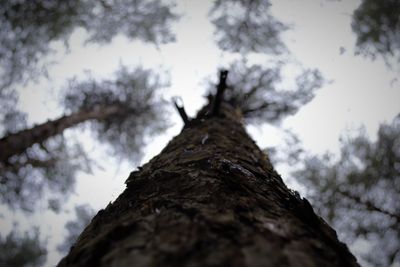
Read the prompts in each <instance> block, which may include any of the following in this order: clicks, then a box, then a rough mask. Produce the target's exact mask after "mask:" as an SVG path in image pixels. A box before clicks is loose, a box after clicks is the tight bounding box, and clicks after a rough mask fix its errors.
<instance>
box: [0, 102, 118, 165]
mask: <svg viewBox="0 0 400 267" xmlns="http://www.w3.org/2000/svg"><path fill="white" fill-rule="evenodd" d="M119 111H120V108H119V107H118V106H108V107H95V108H93V109H91V110H82V111H80V112H76V113H73V114H71V115H67V116H62V117H61V118H59V119H56V120H52V121H47V122H45V123H42V124H39V125H36V126H34V127H32V128H30V129H26V130H22V131H19V132H17V133H14V134H9V135H7V136H5V137H3V138H1V139H0V162H3V163H4V164H5V165H6V163H7V161H8V159H9V158H11V157H12V156H14V155H19V154H21V153H23V152H24V151H26V150H27V149H28V148H29V147H31V146H32V145H33V144H36V143H38V144H41V143H43V142H44V141H46V140H47V139H48V138H50V137H52V136H55V135H58V134H60V133H62V132H63V131H64V130H65V129H67V128H70V127H73V126H75V125H77V124H79V123H81V122H84V121H87V120H95V119H97V120H101V119H104V118H107V117H109V116H110V115H113V114H116V113H117V112H119Z"/></svg>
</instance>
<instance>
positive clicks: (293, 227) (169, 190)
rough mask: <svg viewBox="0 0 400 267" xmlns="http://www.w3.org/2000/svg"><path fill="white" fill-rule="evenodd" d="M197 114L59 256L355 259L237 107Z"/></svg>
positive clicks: (192, 261) (90, 259)
mask: <svg viewBox="0 0 400 267" xmlns="http://www.w3.org/2000/svg"><path fill="white" fill-rule="evenodd" d="M227 110H228V111H227ZM199 114H200V115H199V116H198V118H197V119H195V120H193V121H191V122H190V123H189V124H188V125H187V126H186V127H185V128H184V129H183V130H182V132H181V133H180V134H179V135H178V136H176V137H175V138H174V139H173V140H172V141H171V142H170V143H169V144H168V145H167V147H165V148H164V150H163V151H162V152H161V153H160V154H159V155H158V156H156V157H155V158H153V159H152V160H151V161H150V162H149V163H147V164H145V165H144V166H143V167H141V168H139V170H138V171H134V172H132V173H131V174H130V176H129V178H128V180H127V188H126V190H125V191H124V192H123V193H122V194H121V195H120V196H119V197H118V199H117V200H116V201H114V202H113V203H112V204H111V203H110V204H109V205H108V206H107V207H106V208H105V209H104V210H101V211H100V212H99V213H98V214H97V215H96V216H95V217H94V218H93V220H92V222H91V223H90V225H89V226H88V227H87V228H86V229H85V230H84V232H83V233H82V234H81V235H80V237H79V238H78V241H77V243H76V244H75V246H74V247H72V248H71V251H70V253H69V254H68V255H67V256H66V257H65V258H64V259H63V260H62V261H61V262H60V263H59V266H358V264H357V262H356V259H355V258H354V256H353V255H352V254H350V252H349V250H348V249H347V247H346V245H344V244H343V243H340V242H339V241H338V239H337V236H336V233H335V231H334V230H333V229H332V228H330V227H329V226H328V225H327V224H326V223H325V222H324V221H323V220H322V219H321V218H319V217H318V216H317V215H315V213H314V211H313V209H312V207H311V206H310V204H309V203H308V201H307V200H305V199H303V198H300V196H299V195H298V193H296V192H293V191H291V190H289V189H288V188H287V187H286V186H285V184H284V183H283V181H282V179H281V177H280V176H279V175H278V174H277V173H276V172H275V171H274V169H273V167H272V166H271V164H270V163H269V161H268V159H267V157H266V156H265V155H264V154H263V153H262V151H261V150H260V149H259V148H258V147H257V145H256V144H255V143H254V141H253V140H252V139H251V138H250V137H249V136H248V134H247V133H246V132H245V130H244V127H243V125H242V124H241V123H240V122H239V121H238V117H237V116H236V114H235V113H234V112H232V110H230V111H229V109H227V108H226V107H223V112H222V114H221V116H219V117H207V116H205V115H204V113H199ZM202 114H203V115H202Z"/></svg>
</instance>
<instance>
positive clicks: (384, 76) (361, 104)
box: [0, 0, 400, 266]
mask: <svg viewBox="0 0 400 267" xmlns="http://www.w3.org/2000/svg"><path fill="white" fill-rule="evenodd" d="M177 2H178V4H179V5H178V9H179V12H180V13H182V14H183V15H184V16H183V17H182V18H181V20H180V21H179V22H178V24H177V25H176V26H175V28H174V29H175V32H176V34H177V42H176V43H172V44H167V45H162V46H159V47H155V46H154V45H149V44H143V43H142V42H139V41H134V42H128V41H127V39H126V38H124V37H117V38H116V39H115V40H114V41H113V42H112V43H111V44H109V45H106V46H99V45H90V46H89V45H83V41H84V39H85V32H83V31H76V32H75V33H74V34H73V35H72V38H71V43H70V52H69V53H67V54H65V53H64V52H63V51H64V49H63V46H62V44H57V45H56V46H55V47H56V48H57V49H58V50H59V51H60V52H59V53H58V54H57V55H56V56H55V60H56V61H57V64H55V65H54V66H53V67H52V68H50V72H49V76H50V78H51V79H50V81H49V80H44V81H43V82H41V83H39V84H37V85H32V84H30V85H29V86H28V87H29V88H28V90H27V89H25V90H21V101H20V106H21V108H22V109H24V110H26V111H27V112H28V114H29V120H30V122H32V123H40V122H43V121H45V120H47V119H49V118H56V117H57V116H60V115H61V112H62V110H61V109H60V108H59V107H58V104H57V97H58V92H59V90H60V89H61V88H62V87H63V84H64V82H65V80H66V79H67V78H70V77H72V76H75V75H78V76H80V77H83V74H84V71H86V70H90V71H91V72H92V73H93V75H94V76H95V77H103V78H106V77H110V75H112V73H113V72H114V71H115V70H116V69H117V67H118V66H119V65H120V64H121V63H122V64H124V65H127V66H137V65H138V64H141V65H143V66H145V67H148V68H152V69H154V71H156V72H157V71H159V70H165V71H168V72H169V74H170V82H171V86H170V87H169V88H165V90H164V91H163V92H164V94H163V96H164V98H165V99H166V100H170V97H172V96H180V97H182V99H183V101H184V104H185V108H186V110H187V112H188V113H189V115H195V113H196V110H198V109H199V108H200V107H201V106H202V104H203V103H204V99H203V97H202V96H203V95H204V93H205V90H206V86H205V85H206V83H205V82H204V78H206V77H210V76H211V77H215V78H217V74H218V68H220V67H224V66H227V65H228V63H229V62H230V61H231V60H232V59H234V58H238V55H230V54H228V53H225V52H221V50H219V49H218V48H217V46H216V44H215V43H214V42H213V26H212V24H211V23H210V22H209V19H208V17H207V13H208V10H209V4H208V1H200V0H185V1H183V0H182V1H179V0H178V1H177ZM272 3H273V6H272V10H273V14H275V15H276V17H278V18H279V19H281V20H282V21H283V22H285V23H288V24H290V25H291V27H292V28H291V30H289V31H287V32H286V33H284V41H285V43H286V45H287V46H288V48H289V50H290V52H291V53H292V55H293V58H296V60H297V61H296V63H295V64H302V65H304V67H309V68H318V69H319V70H320V71H321V72H322V74H323V75H324V77H325V78H326V79H327V80H328V81H329V82H328V83H327V84H326V85H325V86H324V87H323V88H321V89H320V90H319V91H318V92H317V94H316V97H315V98H314V100H313V101H312V102H310V103H309V104H307V105H306V106H304V107H303V108H302V109H301V110H300V111H299V112H298V113H297V114H296V115H295V116H292V117H289V118H287V119H286V120H285V121H284V122H283V124H282V127H283V128H288V129H292V130H293V131H294V132H295V133H296V134H298V135H299V137H300V139H301V140H302V142H303V144H304V147H306V148H307V149H309V150H310V151H311V152H313V153H323V152H325V151H326V150H330V151H333V152H337V151H338V148H339V137H340V134H342V133H344V131H346V130H354V129H357V128H358V127H360V126H361V125H365V127H366V130H367V133H368V134H369V135H370V136H371V138H375V134H376V131H377V129H378V126H379V124H380V123H382V122H385V121H386V122H390V121H391V120H392V119H393V118H394V116H395V115H397V114H398V113H399V111H400V81H399V80H398V79H397V78H396V77H397V76H398V75H399V72H400V68H399V66H398V65H397V66H394V69H392V70H389V69H388V67H387V66H386V65H385V63H384V62H383V61H382V60H376V61H371V60H369V59H365V58H363V57H360V56H354V51H355V36H354V34H353V33H352V31H351V26H350V23H351V14H352V11H353V10H354V8H356V7H357V6H358V5H359V3H360V1H350V0H346V1H326V0H325V1H318V0H313V1H312V0H309V1H307V0H302V1H298V0H277V1H272ZM254 60H255V61H259V62H263V61H264V60H266V59H265V58H264V57H263V56H255V57H254ZM289 76H290V73H289ZM171 107H172V105H171ZM170 120H171V125H172V126H171V127H170V128H169V129H168V130H167V131H166V132H165V134H163V135H162V136H156V137H154V138H152V139H149V142H150V143H149V146H148V147H147V148H146V150H145V156H144V159H143V160H142V163H144V162H147V161H148V160H149V159H151V158H152V157H153V156H154V155H156V154H157V153H159V152H160V151H161V150H162V148H163V147H164V146H165V144H166V143H167V142H168V141H169V140H170V139H171V138H172V136H174V135H176V134H178V133H179V131H180V129H181V127H182V123H181V121H180V118H179V116H178V115H177V114H176V112H175V111H174V110H173V109H172V108H171V113H170ZM249 131H250V133H251V134H252V136H253V138H254V139H255V140H256V141H257V143H258V144H259V146H260V147H261V148H264V147H267V146H273V145H274V144H276V143H279V142H281V139H282V132H281V131H279V130H276V129H274V128H272V127H270V126H267V125H262V126H261V125H257V127H254V126H253V127H250V128H249ZM67 134H70V135H73V134H74V133H73V132H72V131H69V132H68V133H67ZM84 136H85V137H82V136H80V139H81V140H82V139H83V138H86V139H84V140H87V149H88V152H89V153H91V154H90V156H96V157H97V158H98V159H99V161H98V165H99V167H95V168H94V172H93V174H84V173H82V174H80V175H79V176H78V177H77V187H76V193H75V194H74V195H73V196H72V197H71V198H70V201H69V203H68V204H67V205H66V207H67V208H66V210H67V211H69V213H67V215H65V214H64V215H61V216H60V215H55V214H53V213H52V212H42V213H39V214H35V215H32V216H31V217H30V218H29V223H28V222H27V223H26V225H29V226H31V225H32V224H34V225H40V227H41V230H42V236H43V238H46V239H47V240H48V244H49V249H50V251H49V253H50V254H49V255H48V265H49V266H52V265H54V264H55V263H56V262H58V261H59V259H60V255H59V254H58V253H57V252H56V251H55V244H57V243H59V242H62V241H63V238H64V234H65V231H64V228H63V227H64V223H65V221H66V220H67V219H68V218H70V216H71V215H73V207H74V205H76V204H82V203H89V204H90V205H91V206H92V207H93V208H94V209H96V210H98V209H100V208H104V207H105V206H106V205H107V204H108V202H110V201H113V200H114V199H115V198H116V197H117V196H118V195H119V194H120V193H121V192H122V190H123V189H124V181H125V179H126V178H127V177H128V175H129V172H130V171H132V170H133V169H134V167H135V166H132V165H131V164H128V163H126V162H123V163H118V162H115V161H114V160H113V159H110V158H109V157H108V156H107V153H105V151H104V148H103V147H101V145H99V144H98V143H96V142H91V141H90V134H88V133H85V134H84ZM42 206H43V210H45V209H46V207H47V203H42ZM0 220H1V221H0V223H1V225H2V226H3V227H2V230H3V231H6V230H7V229H10V227H11V225H12V222H13V221H15V220H17V221H22V220H23V217H21V215H19V214H13V215H12V216H11V217H7V218H0ZM21 224H22V225H24V224H25V223H21ZM5 226H7V227H5Z"/></svg>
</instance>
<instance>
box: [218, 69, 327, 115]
mask: <svg viewBox="0 0 400 267" xmlns="http://www.w3.org/2000/svg"><path fill="white" fill-rule="evenodd" d="M283 65H284V64H283V63H277V64H275V65H274V66H270V67H267V66H263V65H257V64H254V65H249V64H247V62H245V61H235V62H233V63H232V64H231V65H230V67H228V70H229V74H228V80H227V90H226V91H225V95H224V99H225V100H226V101H228V102H229V103H230V104H232V105H233V106H235V107H238V108H239V109H240V110H241V112H242V114H243V116H244V118H245V120H246V121H247V122H249V123H262V122H268V123H279V122H280V121H281V120H282V119H283V118H284V117H286V116H288V115H292V114H294V113H296V112H297V111H298V109H299V108H301V107H302V106H303V105H304V104H306V103H308V102H309V101H311V100H312V99H313V97H314V91H315V90H316V89H318V88H320V87H322V85H323V84H324V79H323V77H322V75H321V73H320V72H319V71H318V70H309V69H308V70H304V71H303V72H302V73H301V74H300V75H298V76H297V77H296V78H295V84H294V88H288V89H282V90H281V89H278V87H279V86H278V84H279V83H280V82H282V75H283Z"/></svg>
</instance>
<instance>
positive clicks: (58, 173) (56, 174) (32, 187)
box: [0, 135, 90, 212]
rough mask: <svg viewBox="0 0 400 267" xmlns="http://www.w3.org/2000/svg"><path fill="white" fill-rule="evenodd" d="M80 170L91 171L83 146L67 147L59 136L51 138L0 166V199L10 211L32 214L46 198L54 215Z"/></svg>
mask: <svg viewBox="0 0 400 267" xmlns="http://www.w3.org/2000/svg"><path fill="white" fill-rule="evenodd" d="M79 170H85V171H87V172H88V171H90V162H89V160H88V159H87V158H86V155H85V152H84V151H83V149H82V147H81V146H80V145H78V144H72V142H70V143H69V145H67V142H66V140H65V138H64V137H63V136H62V135H60V136H56V137H53V138H51V139H49V140H47V141H46V142H44V143H43V144H41V145H39V144H35V145H34V146H32V147H31V148H29V149H28V150H27V151H26V152H25V153H22V154H20V155H17V156H14V157H12V158H11V159H10V160H9V163H7V164H1V163H0V200H1V202H2V203H4V204H6V205H8V206H9V207H11V208H13V209H15V208H20V209H22V210H24V211H33V210H34V209H35V208H36V207H37V204H38V203H37V202H38V201H39V200H43V199H48V201H49V208H51V209H52V210H54V211H55V212H57V211H59V202H65V199H64V198H65V197H66V196H68V195H69V194H70V193H71V192H73V190H74V185H75V175H76V173H77V171H79ZM45 196H46V197H45Z"/></svg>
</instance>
